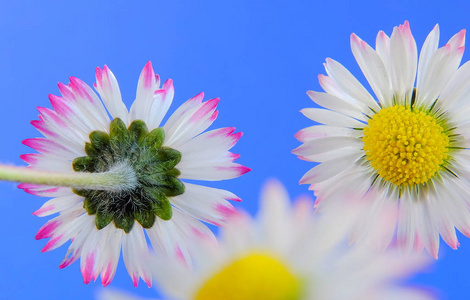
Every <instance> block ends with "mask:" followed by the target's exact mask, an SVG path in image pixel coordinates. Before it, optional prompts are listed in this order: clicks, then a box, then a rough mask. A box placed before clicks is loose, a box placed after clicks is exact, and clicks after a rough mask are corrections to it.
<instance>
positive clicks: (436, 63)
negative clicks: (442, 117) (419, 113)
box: [416, 45, 463, 107]
mask: <svg viewBox="0 0 470 300" xmlns="http://www.w3.org/2000/svg"><path fill="white" fill-rule="evenodd" d="M462 55H463V48H460V49H457V50H456V51H452V50H451V47H450V46H449V45H446V46H444V47H442V48H440V49H439V50H437V51H436V52H434V55H433V56H432V57H431V59H430V60H429V63H428V65H427V67H426V73H425V74H423V79H422V80H423V81H422V86H421V87H420V88H419V89H418V90H417V95H416V105H417V106H418V107H419V106H421V105H424V106H425V107H429V106H430V105H431V104H432V103H433V102H434V101H435V100H436V99H437V98H438V97H439V94H440V93H441V90H442V89H443V88H444V87H445V86H446V85H447V82H448V81H449V79H450V78H451V77H452V75H454V73H455V72H456V70H457V68H458V66H459V64H460V60H461V59H462Z"/></svg>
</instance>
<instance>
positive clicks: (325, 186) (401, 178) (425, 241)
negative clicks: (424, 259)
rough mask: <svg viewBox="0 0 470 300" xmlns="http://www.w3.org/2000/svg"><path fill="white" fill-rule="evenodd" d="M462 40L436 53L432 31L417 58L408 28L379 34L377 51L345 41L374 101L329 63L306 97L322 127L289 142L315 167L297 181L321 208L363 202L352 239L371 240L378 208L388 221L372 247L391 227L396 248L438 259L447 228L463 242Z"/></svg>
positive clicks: (466, 180) (468, 221)
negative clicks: (348, 195)
mask: <svg viewBox="0 0 470 300" xmlns="http://www.w3.org/2000/svg"><path fill="white" fill-rule="evenodd" d="M464 41H465V31H464V30H462V31H460V32H459V33H457V34H456V35H454V36H453V37H452V38H451V39H450V40H449V41H448V42H447V44H445V45H444V46H443V47H441V48H438V43H439V27H438V26H437V25H436V26H435V27H434V29H433V30H432V31H431V32H430V33H429V35H428V37H427V38H426V41H425V42H424V45H423V47H422V49H421V52H420V54H419V61H418V53H417V47H416V43H415V40H414V38H413V36H412V34H411V31H410V27H409V24H408V22H405V23H404V24H403V25H400V26H398V27H395V28H394V29H393V33H392V35H391V37H388V36H387V35H386V34H385V33H384V32H382V31H380V32H379V33H378V35H377V40H376V49H375V50H374V49H372V48H371V47H370V46H369V45H368V44H366V43H365V42H364V41H362V40H361V39H360V38H359V37H357V36H356V35H355V34H352V35H351V48H352V52H353V54H354V57H355V58H356V61H357V62H358V64H359V66H360V68H361V70H362V72H363V74H364V76H365V77H366V79H367V81H368V83H369V85H370V87H371V89H372V90H373V92H374V94H375V98H374V96H373V95H371V94H370V93H369V92H368V91H367V89H366V88H364V86H363V85H362V84H361V83H359V81H358V80H357V79H356V78H355V77H354V76H353V75H352V74H351V73H350V72H349V71H348V70H347V69H346V68H345V67H344V66H342V65H341V64H340V63H338V62H336V61H334V60H332V59H329V58H328V59H327V60H326V63H325V69H326V72H327V74H328V76H324V75H320V76H319V81H320V85H321V86H322V88H323V89H324V90H325V93H321V92H313V91H309V92H308V95H309V96H310V98H311V99H312V100H313V101H314V102H315V103H317V104H318V105H320V106H323V107H324V108H326V109H319V108H307V109H304V110H302V113H303V114H304V115H305V116H307V117H308V118H310V119H312V120H313V121H315V122H318V123H321V124H323V125H315V126H312V127H309V128H305V129H303V130H301V131H299V132H298V133H297V135H296V137H297V138H298V139H299V140H300V141H301V142H303V144H302V145H301V146H300V147H298V148H297V149H295V150H294V151H293V152H294V153H295V154H297V155H298V156H299V157H300V158H302V159H305V160H308V161H314V162H318V163H319V164H318V165H317V166H315V167H314V168H313V169H311V170H310V171H308V172H307V173H306V174H305V175H304V176H303V178H302V179H301V181H300V182H301V183H304V184H310V188H311V189H312V190H314V191H315V194H316V196H317V205H318V207H319V208H321V207H323V206H326V205H328V203H330V202H334V201H335V200H334V199H335V198H336V197H335V194H336V193H344V192H348V191H352V192H354V193H358V194H361V195H364V197H363V198H364V199H365V201H368V203H369V205H368V208H367V209H365V210H364V214H365V215H364V218H363V219H364V220H366V221H364V222H360V223H358V224H356V226H355V227H354V230H353V231H354V232H353V238H354V239H356V240H363V241H364V240H368V242H371V243H375V242H374V241H371V239H369V238H367V236H368V234H367V233H368V232H370V230H371V229H372V228H375V227H376V226H377V224H378V223H377V222H382V221H383V219H384V218H383V215H384V214H388V211H386V210H385V209H384V203H387V210H392V211H393V212H394V213H395V216H394V217H391V218H392V219H393V221H392V222H390V224H389V226H388V234H387V236H388V238H384V239H382V242H381V243H380V244H378V245H376V246H379V247H382V248H383V247H386V246H387V245H388V244H390V242H391V240H392V238H393V236H394V232H395V229H396V227H397V228H398V229H397V242H398V244H399V245H402V246H404V247H405V248H406V249H408V250H412V249H415V250H418V251H422V249H423V248H426V249H427V250H428V251H429V252H430V253H431V254H432V255H433V256H434V257H437V253H438V248H439V235H441V236H442V238H443V239H444V241H445V242H446V243H447V244H449V245H450V246H451V247H452V248H454V249H455V248H456V247H458V245H459V243H458V241H457V237H456V234H455V230H454V227H456V228H457V229H458V230H460V231H461V232H462V233H464V234H465V235H467V236H470V206H469V204H470V202H469V199H470V197H469V195H470V176H469V174H470V173H469V171H470V169H469V167H468V164H467V161H468V155H469V152H468V138H469V133H470V131H469V128H470V127H469V124H470V123H469V122H468V117H467V116H468V112H469V108H470V106H469V103H470V102H469V101H470V98H469V97H468V95H469V93H468V92H469V90H470V64H469V63H465V64H464V65H462V66H460V67H459V65H460V61H461V59H462V55H463V51H464ZM388 205H391V207H389V206H388ZM364 242H365V241H364Z"/></svg>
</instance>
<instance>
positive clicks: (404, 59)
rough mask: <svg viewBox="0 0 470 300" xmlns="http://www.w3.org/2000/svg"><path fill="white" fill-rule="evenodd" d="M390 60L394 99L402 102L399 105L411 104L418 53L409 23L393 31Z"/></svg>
mask: <svg viewBox="0 0 470 300" xmlns="http://www.w3.org/2000/svg"><path fill="white" fill-rule="evenodd" d="M390 58H391V60H390V69H391V73H390V79H391V82H392V86H393V91H394V97H396V98H397V100H398V101H400V102H399V103H410V102H411V94H412V92H413V87H414V82H415V77H416V69H417V63H418V52H417V49H416V42H415V40H414V38H413V35H412V34H411V31H410V26H409V24H408V22H407V21H405V23H404V24H403V25H400V26H398V27H395V28H394V29H393V33H392V36H391V37H390ZM403 101H405V102H403Z"/></svg>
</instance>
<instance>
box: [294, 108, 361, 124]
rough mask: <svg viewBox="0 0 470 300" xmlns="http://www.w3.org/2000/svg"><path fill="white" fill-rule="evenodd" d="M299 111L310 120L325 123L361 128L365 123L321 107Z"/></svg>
mask: <svg viewBox="0 0 470 300" xmlns="http://www.w3.org/2000/svg"><path fill="white" fill-rule="evenodd" d="M300 112H301V113H303V114H304V116H306V117H307V118H309V119H310V120H312V121H315V122H318V123H320V124H325V125H331V126H340V127H349V128H363V127H364V126H365V125H366V124H365V123H361V122H360V121H358V120H356V119H353V118H350V117H348V116H345V115H343V114H340V113H337V112H334V111H331V110H326V109H321V108H304V109H302V110H301V111H300Z"/></svg>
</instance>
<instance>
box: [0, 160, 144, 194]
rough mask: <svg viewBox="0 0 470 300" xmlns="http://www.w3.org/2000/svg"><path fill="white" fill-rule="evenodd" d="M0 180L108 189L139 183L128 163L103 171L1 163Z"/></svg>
mask: <svg viewBox="0 0 470 300" xmlns="http://www.w3.org/2000/svg"><path fill="white" fill-rule="evenodd" d="M0 180H5V181H13V182H24V183H33V184H39V185H50V186H66V187H73V188H77V189H88V190H108V191H122V190H127V189H132V188H134V187H135V186H136V185H137V178H136V176H135V172H134V171H133V169H132V168H131V167H129V166H128V165H127V164H120V165H117V166H115V167H113V168H112V169H111V170H109V171H107V172H102V173H86V172H51V171H43V170H37V169H32V168H27V167H18V166H6V165H2V164H0Z"/></svg>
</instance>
